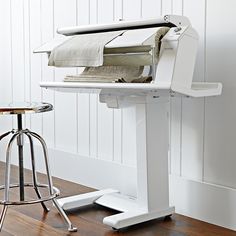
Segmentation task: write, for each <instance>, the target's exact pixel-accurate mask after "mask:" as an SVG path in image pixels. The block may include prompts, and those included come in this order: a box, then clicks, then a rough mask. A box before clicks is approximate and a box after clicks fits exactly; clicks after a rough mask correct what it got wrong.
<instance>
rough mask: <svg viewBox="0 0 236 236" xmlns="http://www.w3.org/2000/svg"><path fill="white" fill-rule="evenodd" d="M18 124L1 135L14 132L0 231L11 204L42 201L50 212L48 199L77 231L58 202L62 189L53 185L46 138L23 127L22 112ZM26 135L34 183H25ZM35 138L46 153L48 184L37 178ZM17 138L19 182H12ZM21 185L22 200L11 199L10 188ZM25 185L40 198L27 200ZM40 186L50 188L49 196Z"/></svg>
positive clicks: (9, 155)
mask: <svg viewBox="0 0 236 236" xmlns="http://www.w3.org/2000/svg"><path fill="white" fill-rule="evenodd" d="M17 124H18V129H17V130H12V131H9V132H6V133H4V134H2V135H1V136H0V141H1V140H2V139H3V138H5V137H7V136H8V135H10V134H13V135H12V137H11V139H10V141H9V143H8V145H7V151H6V164H5V165H6V170H5V185H3V186H0V190H4V200H3V201H0V205H3V209H2V212H1V215H0V232H1V229H2V227H3V222H4V219H5V216H6V213H7V208H8V206H9V205H29V204H35V203H41V205H42V207H43V209H44V211H45V212H49V209H48V208H47V206H46V205H45V204H44V202H46V201H50V200H52V202H53V203H54V206H55V207H56V208H57V210H58V212H59V213H60V215H61V216H62V218H63V219H64V221H65V222H66V223H67V225H68V231H70V232H75V231H77V228H76V227H73V225H72V223H71V221H70V220H69V218H68V217H67V215H66V214H65V212H64V210H63V209H62V208H61V206H60V205H59V203H58V202H57V200H56V198H57V197H58V196H59V195H60V191H59V190H58V189H57V188H55V187H54V186H53V183H52V177H51V171H50V168H49V161H48V150H47V145H46V143H45V141H44V139H43V138H42V137H41V136H40V135H38V134H37V133H34V132H32V131H30V130H28V129H22V114H17ZM24 136H26V137H28V139H29V145H30V154H31V164H32V178H33V181H32V183H25V182H24V163H23V146H24ZM33 138H35V139H36V140H38V141H39V142H40V143H41V146H42V149H43V154H44V161H45V166H46V175H47V180H48V185H46V184H40V183H38V180H37V173H36V168H35V155H34V145H33ZM15 140H17V145H18V155H19V184H10V174H11V150H12V145H13V142H14V141H15ZM17 187H19V191H20V201H10V200H9V190H10V188H17ZM25 187H33V188H34V190H35V193H36V195H37V197H38V199H32V200H27V201H26V200H25V195H24V188H25ZM39 187H40V188H48V190H49V196H46V197H42V196H41V193H40V191H39Z"/></svg>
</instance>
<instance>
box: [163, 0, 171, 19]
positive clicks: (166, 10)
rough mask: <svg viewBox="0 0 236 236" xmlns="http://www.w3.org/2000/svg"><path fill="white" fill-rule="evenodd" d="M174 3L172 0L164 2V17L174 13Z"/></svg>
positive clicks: (164, 0)
mask: <svg viewBox="0 0 236 236" xmlns="http://www.w3.org/2000/svg"><path fill="white" fill-rule="evenodd" d="M171 3H172V1H171V0H162V15H163V16H164V15H169V14H171V11H172V4H171Z"/></svg>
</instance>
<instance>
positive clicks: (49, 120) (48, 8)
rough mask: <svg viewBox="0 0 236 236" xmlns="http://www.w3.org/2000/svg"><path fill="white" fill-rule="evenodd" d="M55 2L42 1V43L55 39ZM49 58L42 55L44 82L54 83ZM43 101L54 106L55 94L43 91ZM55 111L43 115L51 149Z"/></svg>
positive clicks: (46, 138) (52, 145) (45, 134)
mask: <svg viewBox="0 0 236 236" xmlns="http://www.w3.org/2000/svg"><path fill="white" fill-rule="evenodd" d="M53 22H54V20H53V0H41V25H42V31H41V39H42V43H45V42H47V41H49V40H51V39H52V38H53V37H54V33H53V31H54V26H53ZM47 61H48V56H47V55H42V80H43V81H53V80H54V69H53V68H52V67H49V66H48V65H47V64H48V63H47ZM42 101H44V102H49V103H51V104H53V105H54V92H52V91H50V90H45V89H43V90H42ZM54 115H55V113H54V111H52V112H47V113H45V114H43V136H44V138H45V140H46V142H47V144H48V146H49V147H54Z"/></svg>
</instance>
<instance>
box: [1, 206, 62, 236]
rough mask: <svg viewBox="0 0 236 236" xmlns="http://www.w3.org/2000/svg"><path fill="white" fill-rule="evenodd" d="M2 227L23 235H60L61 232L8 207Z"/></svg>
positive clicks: (12, 233)
mask: <svg viewBox="0 0 236 236" xmlns="http://www.w3.org/2000/svg"><path fill="white" fill-rule="evenodd" d="M3 229H4V230H5V231H6V232H8V233H10V234H11V235H17V236H25V235H38V236H46V235H52V236H62V235H65V234H63V232H60V231H59V230H57V229H55V228H53V227H51V226H49V225H47V224H45V223H44V222H43V221H38V220H35V219H33V218H31V217H28V216H26V215H24V214H21V213H20V212H18V211H16V210H12V209H8V211H7V215H6V219H5V221H4V225H3Z"/></svg>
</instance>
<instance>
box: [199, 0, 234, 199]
mask: <svg viewBox="0 0 236 236" xmlns="http://www.w3.org/2000/svg"><path fill="white" fill-rule="evenodd" d="M235 8H236V1H234V0H228V1H227V4H226V2H225V1H223V0H208V1H207V30H206V31H207V37H206V50H207V58H206V78H207V81H208V82H212V81H213V80H214V81H222V82H223V86H224V88H223V94H222V96H221V97H217V98H207V99H206V112H205V117H206V118H205V119H206V124H205V167H204V171H205V173H204V178H205V181H207V182H211V183H217V184H221V185H224V186H228V187H232V188H235V187H236V172H235V166H236V158H235V153H236V145H235V140H236V125H235V120H236V109H235V101H236V93H235V85H236V84H235V75H236V60H235V55H236V47H235V42H236V33H235V23H234V22H235V21H236V15H235ZM219 16H220V17H219ZM219 27H224V34H222V32H221V31H220V30H219ZM226 201H227V199H226Z"/></svg>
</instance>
